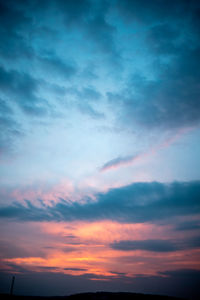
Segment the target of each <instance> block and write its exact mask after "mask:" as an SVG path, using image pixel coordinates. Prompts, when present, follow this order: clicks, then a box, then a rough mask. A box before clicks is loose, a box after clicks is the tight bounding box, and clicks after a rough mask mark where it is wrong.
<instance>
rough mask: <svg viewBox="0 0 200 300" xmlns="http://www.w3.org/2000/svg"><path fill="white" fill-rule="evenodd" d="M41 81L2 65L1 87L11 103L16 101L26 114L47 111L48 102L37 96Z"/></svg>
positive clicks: (44, 112)
mask: <svg viewBox="0 0 200 300" xmlns="http://www.w3.org/2000/svg"><path fill="white" fill-rule="evenodd" d="M39 83H40V82H39V81H38V80H36V79H34V78H33V77H31V76H30V75H28V74H26V73H21V72H18V71H14V70H11V71H7V70H5V69H4V68H2V67H0V88H1V94H2V96H3V97H5V98H7V99H8V102H9V103H13V102H14V103H16V104H17V105H18V106H19V107H20V108H21V109H22V110H23V112H25V113H26V114H31V115H35V116H38V115H39V116H40V115H44V114H46V113H47V110H48V108H49V107H48V104H47V102H46V101H45V100H44V99H41V98H39V97H38V96H37V90H38V87H39Z"/></svg>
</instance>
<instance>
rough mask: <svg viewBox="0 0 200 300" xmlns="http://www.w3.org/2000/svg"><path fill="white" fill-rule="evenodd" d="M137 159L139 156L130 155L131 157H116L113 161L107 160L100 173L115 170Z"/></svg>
mask: <svg viewBox="0 0 200 300" xmlns="http://www.w3.org/2000/svg"><path fill="white" fill-rule="evenodd" d="M138 157H139V155H132V156H124V157H116V158H114V159H111V160H109V161H108V162H106V163H105V164H104V165H103V166H102V167H101V168H100V171H101V172H104V171H106V170H109V169H112V168H117V167H119V166H121V165H126V164H129V163H132V162H133V161H134V160H136V159H137V158H138Z"/></svg>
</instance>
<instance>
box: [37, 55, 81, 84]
mask: <svg viewBox="0 0 200 300" xmlns="http://www.w3.org/2000/svg"><path fill="white" fill-rule="evenodd" d="M37 60H38V62H39V65H40V66H41V68H42V69H44V70H45V72H48V73H50V74H51V76H53V77H54V78H55V76H60V77H61V78H63V79H69V78H71V77H72V76H74V75H75V74H76V72H77V68H76V66H75V65H73V64H72V63H69V62H66V61H63V60H61V59H60V58H59V57H57V56H56V55H55V54H50V55H46V56H43V57H42V56H38V57H37Z"/></svg>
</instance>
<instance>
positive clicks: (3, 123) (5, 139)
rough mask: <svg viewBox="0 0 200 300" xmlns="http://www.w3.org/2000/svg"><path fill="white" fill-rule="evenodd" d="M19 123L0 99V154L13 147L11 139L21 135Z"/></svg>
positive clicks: (9, 108)
mask: <svg viewBox="0 0 200 300" xmlns="http://www.w3.org/2000/svg"><path fill="white" fill-rule="evenodd" d="M21 134H22V133H21V127H20V124H19V123H18V122H17V121H15V119H14V118H13V110H12V109H11V107H10V106H9V105H8V104H7V103H6V101H4V100H3V99H0V156H1V155H2V154H5V153H7V152H8V151H10V150H11V149H12V147H13V140H14V139H15V138H16V137H19V136H21Z"/></svg>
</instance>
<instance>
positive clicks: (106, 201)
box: [0, 181, 200, 223]
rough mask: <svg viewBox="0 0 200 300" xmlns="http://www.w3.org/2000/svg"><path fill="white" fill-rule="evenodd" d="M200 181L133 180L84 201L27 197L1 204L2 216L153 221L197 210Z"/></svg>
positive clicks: (61, 219) (47, 219) (62, 219)
mask: <svg viewBox="0 0 200 300" xmlns="http://www.w3.org/2000/svg"><path fill="white" fill-rule="evenodd" d="M199 196H200V182H199V181H194V182H188V183H184V182H183V183H182V182H174V183H171V184H163V183H158V182H152V183H134V184H131V185H129V186H125V187H121V188H116V189H111V190H109V191H108V192H106V193H104V194H97V195H96V201H94V200H92V199H89V198H88V200H87V199H86V200H87V201H85V203H84V204H80V203H78V202H73V203H69V202H67V201H65V200H64V199H62V201H60V202H58V203H57V204H55V205H54V206H46V207H43V208H41V207H37V206H34V205H33V204H32V203H31V202H29V201H27V203H26V205H22V204H20V203H18V202H16V203H14V204H12V205H10V206H4V207H1V208H0V217H1V218H11V219H18V220H21V221H53V220H54V221H73V220H88V221H94V220H101V219H104V220H106V219H110V220H116V221H118V222H122V223H123V222H126V223H137V222H155V221H160V220H162V221H163V220H164V219H169V218H170V217H174V216H186V215H195V214H198V213H200V204H199Z"/></svg>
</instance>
